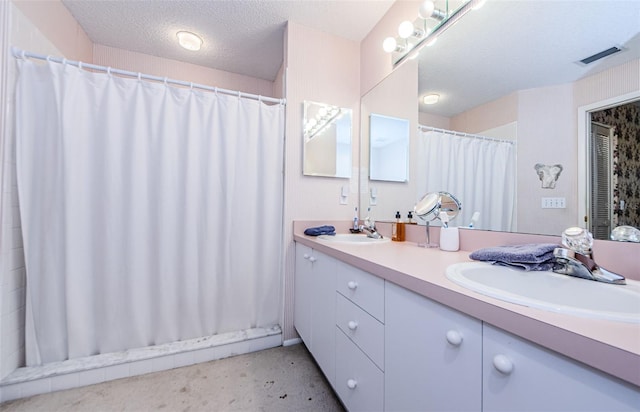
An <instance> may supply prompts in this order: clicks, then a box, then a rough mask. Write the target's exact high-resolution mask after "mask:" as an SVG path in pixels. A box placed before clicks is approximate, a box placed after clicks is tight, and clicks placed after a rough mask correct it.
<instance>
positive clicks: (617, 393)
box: [482, 324, 640, 412]
mask: <svg viewBox="0 0 640 412" xmlns="http://www.w3.org/2000/svg"><path fill="white" fill-rule="evenodd" d="M482 375H483V380H484V387H483V396H482V399H483V411H485V412H488V411H602V412H604V411H607V412H612V411H638V410H639V409H640V388H638V387H635V386H633V385H630V384H627V383H626V382H622V381H620V380H617V379H616V378H614V377H612V376H609V375H607V374H604V373H602V372H600V371H597V370H595V369H592V368H590V367H588V366H586V365H583V364H581V363H579V362H576V361H574V360H572V359H569V358H567V357H564V356H562V355H559V354H557V353H554V352H552V351H549V350H547V349H545V348H542V347H540V346H538V345H535V344H533V343H531V342H528V341H526V340H524V339H521V338H518V337H516V336H514V335H511V334H509V333H507V332H504V331H502V330H500V329H497V328H494V327H492V326H490V325H488V324H485V325H484V328H483V372H482Z"/></svg>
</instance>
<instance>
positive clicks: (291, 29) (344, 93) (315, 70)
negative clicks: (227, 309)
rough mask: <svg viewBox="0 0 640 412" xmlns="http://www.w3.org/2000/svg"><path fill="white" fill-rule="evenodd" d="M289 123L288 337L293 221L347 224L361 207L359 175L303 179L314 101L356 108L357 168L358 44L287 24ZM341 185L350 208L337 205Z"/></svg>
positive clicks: (288, 329)
mask: <svg viewBox="0 0 640 412" xmlns="http://www.w3.org/2000/svg"><path fill="white" fill-rule="evenodd" d="M285 38H286V46H285V50H287V52H286V55H285V65H286V90H287V112H286V116H287V125H286V134H287V140H286V147H285V159H286V165H285V202H284V203H285V211H284V213H285V214H284V216H285V254H286V255H285V279H284V285H285V292H284V293H285V300H284V321H283V324H282V325H283V331H284V339H285V340H288V339H293V338H295V337H296V336H297V334H296V332H295V330H294V328H293V271H294V266H295V259H294V257H295V256H294V244H293V224H292V222H293V220H296V219H328V220H343V219H344V220H348V219H350V218H351V217H352V216H353V210H354V207H356V206H357V205H358V196H357V191H358V184H357V182H358V176H357V172H353V173H352V176H351V179H336V178H323V177H311V176H303V175H302V143H303V141H302V114H303V110H302V102H303V101H304V100H312V101H316V102H322V103H328V104H332V105H336V106H340V107H346V108H350V109H352V116H353V122H352V164H353V166H354V167H355V166H357V165H358V153H359V147H358V144H359V136H360V127H359V123H358V119H359V118H360V88H359V83H358V79H359V77H360V48H359V46H360V45H359V43H357V42H355V41H351V40H346V39H343V38H340V37H336V36H332V35H329V34H327V33H324V32H322V31H319V30H315V29H310V28H307V27H304V26H301V25H299V24H296V23H293V22H289V23H288V25H287V33H286V36H285ZM342 186H347V188H348V190H349V196H348V204H347V205H340V204H339V195H340V191H341V187H342Z"/></svg>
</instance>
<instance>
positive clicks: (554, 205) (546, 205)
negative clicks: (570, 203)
mask: <svg viewBox="0 0 640 412" xmlns="http://www.w3.org/2000/svg"><path fill="white" fill-rule="evenodd" d="M566 207H567V206H566V200H565V198H564V197H543V198H542V208H543V209H565V208H566Z"/></svg>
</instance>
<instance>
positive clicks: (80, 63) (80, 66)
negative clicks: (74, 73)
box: [78, 61, 82, 70]
mask: <svg viewBox="0 0 640 412" xmlns="http://www.w3.org/2000/svg"><path fill="white" fill-rule="evenodd" d="M78 69H80V70H82V62H81V61H78Z"/></svg>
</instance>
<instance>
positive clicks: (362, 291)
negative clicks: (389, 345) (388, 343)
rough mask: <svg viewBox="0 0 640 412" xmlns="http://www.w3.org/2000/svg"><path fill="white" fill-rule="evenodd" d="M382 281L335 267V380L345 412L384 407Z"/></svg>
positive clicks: (352, 269) (365, 273) (352, 270)
mask: <svg viewBox="0 0 640 412" xmlns="http://www.w3.org/2000/svg"><path fill="white" fill-rule="evenodd" d="M384 293H385V291H384V280H383V279H381V278H379V277H377V276H374V275H371V274H369V273H367V272H364V271H362V270H360V269H357V268H355V267H353V266H350V265H346V264H340V263H339V264H338V271H337V283H336V322H335V324H336V381H335V386H334V387H335V389H336V392H337V393H338V396H339V397H340V399H341V400H342V402H343V403H344V405H345V406H346V408H347V409H348V410H349V411H382V410H383V407H384V334H385V330H384V327H385V326H384V316H385V313H384Z"/></svg>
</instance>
